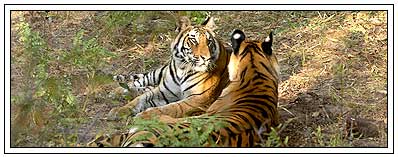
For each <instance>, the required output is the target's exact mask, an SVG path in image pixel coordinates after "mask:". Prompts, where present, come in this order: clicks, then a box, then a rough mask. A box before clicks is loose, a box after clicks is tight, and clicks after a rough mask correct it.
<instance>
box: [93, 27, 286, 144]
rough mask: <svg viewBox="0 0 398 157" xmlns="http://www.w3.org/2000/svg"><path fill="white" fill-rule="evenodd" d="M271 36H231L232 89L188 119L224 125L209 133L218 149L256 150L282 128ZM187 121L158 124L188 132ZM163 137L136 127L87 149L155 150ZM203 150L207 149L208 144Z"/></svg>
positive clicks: (156, 131) (166, 119)
mask: <svg viewBox="0 0 398 157" xmlns="http://www.w3.org/2000/svg"><path fill="white" fill-rule="evenodd" d="M272 36H273V35H272V32H271V33H270V34H269V36H268V37H267V38H266V39H265V40H264V41H262V40H249V39H246V37H245V34H244V33H243V32H242V31H241V30H239V29H237V30H235V31H233V33H232V35H231V42H232V48H233V52H232V53H231V55H230V62H229V64H228V69H227V70H228V71H229V80H230V84H229V85H228V86H227V87H226V88H225V89H224V90H223V91H222V93H221V95H220V96H219V98H217V100H216V101H215V102H214V103H212V104H211V106H210V107H209V108H208V109H207V110H206V112H205V113H204V114H203V115H199V116H192V117H188V118H193V119H206V118H208V117H210V116H213V117H216V120H217V121H222V122H224V124H225V125H223V126H222V127H221V128H219V129H217V130H214V131H213V132H212V133H211V134H210V139H211V140H212V141H215V144H216V146H220V147H254V146H258V145H259V144H261V143H263V142H264V140H265V139H263V138H262V136H261V135H262V134H263V133H269V132H270V131H271V128H272V127H276V126H278V124H279V112H278V110H277V106H278V84H279V64H278V60H277V58H276V55H275V54H274V53H273V52H272V48H271V47H272V41H273V37H272ZM186 119H187V118H173V117H169V116H168V115H160V116H159V120H160V121H162V122H164V123H166V124H167V126H169V127H176V126H177V125H178V127H185V128H186V127H189V126H190V123H189V122H187V121H186ZM203 127H206V126H203ZM181 130H183V129H181ZM162 134H163V132H162V130H160V129H156V128H154V129H152V130H140V131H137V128H136V127H133V128H132V129H131V130H130V131H129V132H126V133H122V134H116V135H112V136H107V137H104V136H103V137H101V138H98V139H96V140H93V141H92V142H90V143H89V146H96V147H103V146H111V147H143V146H144V147H152V146H156V143H157V137H159V136H160V135H162ZM143 135H146V136H147V135H149V136H148V138H147V139H144V140H139V141H135V140H134V139H137V137H140V136H141V137H142V136H143ZM133 141H134V142H133ZM203 146H208V143H205V144H204V145H203Z"/></svg>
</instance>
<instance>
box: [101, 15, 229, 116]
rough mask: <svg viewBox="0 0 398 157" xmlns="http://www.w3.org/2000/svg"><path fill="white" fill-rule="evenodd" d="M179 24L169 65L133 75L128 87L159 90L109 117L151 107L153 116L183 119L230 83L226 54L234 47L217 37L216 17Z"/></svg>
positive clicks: (151, 92) (144, 95) (129, 114)
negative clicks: (200, 23) (194, 22)
mask: <svg viewBox="0 0 398 157" xmlns="http://www.w3.org/2000/svg"><path fill="white" fill-rule="evenodd" d="M179 25H180V30H181V31H180V32H179V34H178V35H177V37H176V38H175V40H174V42H173V43H172V44H171V52H172V59H171V60H170V62H169V63H168V64H167V65H164V66H162V67H161V68H158V69H156V70H154V71H151V72H148V73H146V74H138V75H133V76H131V77H130V78H131V79H132V80H131V82H130V83H129V84H128V85H129V88H137V87H147V86H156V87H154V88H153V89H150V90H149V91H146V92H145V93H143V94H142V95H140V96H138V97H136V98H135V99H134V100H132V101H131V102H129V103H128V104H127V105H125V106H122V107H119V108H114V109H112V110H111V111H110V112H109V114H108V118H110V119H119V118H121V117H125V116H131V115H135V114H137V113H139V112H142V111H145V110H146V109H148V108H152V111H151V113H155V112H158V113H159V114H167V115H170V116H172V117H183V116H184V115H185V113H187V111H189V110H191V109H194V108H200V109H203V110H204V109H206V108H207V107H208V106H209V105H210V104H211V103H212V102H214V101H215V100H216V99H217V97H218V96H219V95H220V94H221V91H222V89H223V88H224V87H225V86H226V85H227V84H228V82H229V80H228V71H227V70H226V69H227V65H228V62H229V54H230V53H228V52H227V51H232V48H230V47H228V45H227V44H224V43H223V42H221V40H219V39H217V38H216V37H215V33H214V32H213V31H214V29H215V28H216V26H215V24H214V18H212V17H209V18H208V19H206V21H205V22H204V23H203V24H202V25H199V26H192V25H191V23H190V21H189V19H188V18H186V17H183V18H181V19H180V20H179ZM116 79H119V78H118V77H116ZM119 80H121V81H123V78H122V79H119ZM193 102H195V103H193ZM189 104H195V105H189Z"/></svg>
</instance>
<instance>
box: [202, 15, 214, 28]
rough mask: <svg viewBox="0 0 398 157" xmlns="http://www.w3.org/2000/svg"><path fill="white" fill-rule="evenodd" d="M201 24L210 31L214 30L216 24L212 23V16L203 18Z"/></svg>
mask: <svg viewBox="0 0 398 157" xmlns="http://www.w3.org/2000/svg"><path fill="white" fill-rule="evenodd" d="M202 26H205V27H206V28H208V29H210V30H211V31H214V30H215V29H216V28H217V26H216V24H215V23H214V18H213V17H210V16H209V17H207V19H206V20H205V22H203V23H202Z"/></svg>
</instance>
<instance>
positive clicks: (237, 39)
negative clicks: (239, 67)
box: [231, 29, 246, 54]
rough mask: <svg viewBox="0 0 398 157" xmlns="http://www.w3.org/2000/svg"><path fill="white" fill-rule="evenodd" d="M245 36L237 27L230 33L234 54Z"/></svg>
mask: <svg viewBox="0 0 398 157" xmlns="http://www.w3.org/2000/svg"><path fill="white" fill-rule="evenodd" d="M245 38H246V37H245V34H244V33H243V32H242V31H241V30H239V29H236V30H234V32H233V33H232V36H231V43H232V48H233V49H234V53H235V54H237V53H238V52H239V47H240V44H241V43H242V41H243V40H245Z"/></svg>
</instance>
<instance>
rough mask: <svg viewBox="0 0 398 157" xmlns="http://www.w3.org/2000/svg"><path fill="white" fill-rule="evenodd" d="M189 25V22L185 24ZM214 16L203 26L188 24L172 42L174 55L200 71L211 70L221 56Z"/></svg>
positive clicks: (184, 63)
mask: <svg viewBox="0 0 398 157" xmlns="http://www.w3.org/2000/svg"><path fill="white" fill-rule="evenodd" d="M185 25H187V24H185ZM214 28H215V26H214V21H213V18H209V19H208V20H206V21H205V23H203V24H202V25H201V26H190V25H189V26H186V27H183V28H181V30H182V31H181V32H180V33H179V35H178V36H177V38H176V40H175V41H174V43H173V44H172V49H173V52H174V53H173V54H174V57H176V58H179V59H180V60H182V63H183V65H188V66H190V68H191V69H193V70H194V71H198V72H208V71H211V70H212V69H213V68H214V66H215V62H216V61H217V59H218V56H219V43H218V42H217V40H216V38H215V34H214V32H213V30H214Z"/></svg>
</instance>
